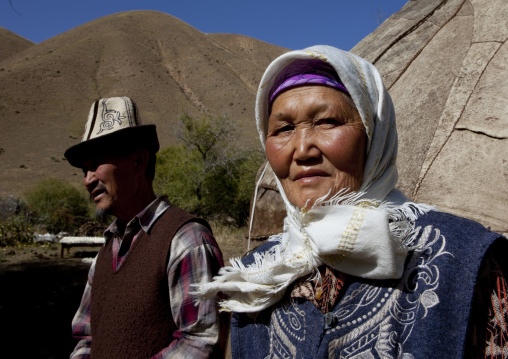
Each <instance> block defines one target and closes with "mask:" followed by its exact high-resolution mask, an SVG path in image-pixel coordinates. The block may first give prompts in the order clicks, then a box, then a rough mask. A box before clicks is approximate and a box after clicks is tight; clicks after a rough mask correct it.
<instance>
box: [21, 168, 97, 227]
mask: <svg viewBox="0 0 508 359" xmlns="http://www.w3.org/2000/svg"><path fill="white" fill-rule="evenodd" d="M25 201H26V211H27V213H28V218H29V219H30V221H31V223H33V224H34V225H37V226H39V227H41V228H42V229H43V230H46V231H48V232H50V233H58V232H61V231H66V232H72V231H74V230H75V229H77V228H78V227H79V226H80V225H81V224H83V223H85V222H86V221H87V220H88V219H89V218H90V217H89V211H88V201H87V199H86V197H85V195H84V194H82V192H80V191H78V190H77V189H76V188H75V187H74V186H72V185H71V184H70V183H68V182H66V181H62V180H58V179H54V178H49V179H45V180H42V181H41V182H39V183H38V184H37V185H36V186H35V187H34V188H33V189H31V190H30V191H28V192H27V193H25Z"/></svg>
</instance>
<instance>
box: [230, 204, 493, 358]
mask: <svg viewBox="0 0 508 359" xmlns="http://www.w3.org/2000/svg"><path fill="white" fill-rule="evenodd" d="M450 228H453V230H450ZM417 230H418V234H417V235H416V236H415V237H413V240H412V241H411V243H408V246H409V253H410V254H409V256H408V258H407V260H406V265H405V271H404V274H403V277H402V278H401V279H399V280H386V281H379V280H378V281H374V280H363V279H361V278H352V280H351V282H352V283H351V284H350V285H349V286H348V287H347V289H346V292H345V294H344V296H343V297H342V299H341V300H340V301H339V303H338V304H337V305H336V306H335V308H334V309H333V310H332V311H331V312H329V313H326V314H324V315H323V314H322V313H321V312H320V311H319V310H318V309H317V308H316V307H315V306H314V305H313V304H312V303H311V302H308V301H305V300H304V299H301V298H290V297H289V296H288V295H286V296H285V297H284V299H283V300H282V301H281V302H279V303H278V304H277V305H276V306H275V308H270V309H267V310H265V311H263V312H261V313H260V314H259V315H258V316H257V317H255V318H252V317H249V316H248V315H245V314H235V315H234V317H233V323H232V328H231V332H232V334H231V335H232V351H233V357H235V358H237V357H238V358H272V359H276V358H277V359H278V358H295V359H296V358H302V359H303V358H341V359H353V358H355V359H359V358H362V359H363V358H403V359H413V358H441V357H447V358H457V357H461V354H460V353H462V351H463V348H464V342H465V338H466V332H467V324H468V319H469V313H470V306H471V299H472V293H473V288H474V284H475V278H476V274H477V271H478V268H479V266H480V264H481V260H482V258H483V255H484V253H485V251H486V250H487V248H488V247H489V246H490V245H491V244H492V243H493V242H494V241H495V240H496V239H498V238H499V235H498V234H497V233H493V232H489V231H487V230H486V229H484V228H483V227H481V226H479V225H478V224H476V223H474V222H472V221H468V220H463V219H459V218H458V217H454V216H451V215H447V214H441V213H438V212H433V213H432V214H430V215H426V216H423V218H422V219H421V220H419V221H418V222H417ZM443 232H446V233H443ZM472 235H473V237H474V239H473V240H469V239H468V238H470V237H471V236H472ZM472 241H477V242H478V244H476V246H474V248H475V249H474V250H472V247H473V246H472V243H470V242H472ZM471 252H473V253H471ZM247 261H248V259H247ZM452 268H456V270H451V269H452ZM288 292H289V291H288ZM263 347H264V348H266V352H262V350H257V351H258V352H259V353H253V352H252V348H263ZM249 348H250V350H249ZM444 355H446V356H444Z"/></svg>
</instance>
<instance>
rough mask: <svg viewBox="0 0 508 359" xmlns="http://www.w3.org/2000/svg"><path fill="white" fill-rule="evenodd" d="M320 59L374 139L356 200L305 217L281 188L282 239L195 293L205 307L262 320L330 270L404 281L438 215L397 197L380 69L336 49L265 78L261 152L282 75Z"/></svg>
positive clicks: (323, 206) (276, 68)
mask: <svg viewBox="0 0 508 359" xmlns="http://www.w3.org/2000/svg"><path fill="white" fill-rule="evenodd" d="M306 59H307V60H308V59H321V60H322V61H326V62H328V63H330V64H331V65H332V66H333V67H334V69H335V70H336V71H337V74H338V75H339V77H340V79H341V80H342V82H343V83H344V85H345V86H346V88H347V89H348V91H349V93H350V95H351V97H352V99H353V101H354V103H355V105H356V107H357V109H358V111H359V113H360V116H361V118H362V121H363V124H364V126H365V128H366V132H367V136H368V144H367V159H366V164H365V170H364V178H363V182H362V186H361V188H360V190H359V192H358V193H347V190H346V189H344V190H343V191H341V192H339V193H337V194H336V195H334V196H333V198H331V199H328V200H326V201H325V200H324V198H326V196H325V197H324V198H322V199H320V200H317V201H316V203H315V204H314V205H313V207H312V208H311V209H310V210H308V211H306V210H300V209H298V208H296V207H295V206H294V205H293V204H291V203H290V202H289V201H288V199H287V197H286V195H285V193H284V191H283V189H282V186H281V184H280V182H279V181H278V180H277V185H278V188H279V191H280V193H281V196H282V198H283V200H284V202H285V204H286V209H287V217H286V218H285V220H284V229H283V232H282V234H281V235H277V236H274V237H272V238H270V240H272V241H277V244H275V245H274V246H273V247H271V249H270V250H269V251H268V252H264V253H254V263H252V264H251V265H249V266H245V265H243V263H242V262H241V260H240V259H232V260H231V266H229V267H224V268H222V269H221V270H220V271H219V275H218V276H217V277H215V278H214V281H213V282H211V283H208V284H205V285H203V286H201V287H199V288H196V290H197V297H198V298H200V299H204V298H211V297H214V296H216V295H217V294H218V293H219V292H222V293H223V294H226V296H227V299H225V300H223V301H221V302H220V304H221V310H225V311H234V312H258V311H261V310H263V309H265V308H268V307H270V306H271V305H273V304H275V303H276V302H277V301H279V300H280V299H281V298H282V296H283V295H284V293H285V291H286V289H287V288H288V286H289V285H290V284H291V283H293V282H294V281H295V280H296V279H298V278H300V277H303V276H310V275H312V274H314V275H319V271H318V270H317V269H318V267H319V266H321V265H323V264H326V265H328V266H330V267H332V268H334V269H336V270H339V271H341V272H344V273H346V274H349V275H353V276H357V277H361V278H368V279H391V278H400V277H401V276H402V272H403V269H404V262H405V259H406V256H407V247H406V246H405V242H406V241H407V240H409V239H410V238H411V236H412V235H413V233H414V221H415V220H416V219H417V218H418V216H420V215H421V214H423V213H425V212H428V211H429V210H431V209H432V207H430V206H427V205H422V204H415V203H412V202H408V201H407V198H406V197H405V196H404V195H403V194H402V193H401V192H399V191H397V190H395V189H394V188H395V184H396V182H397V169H396V167H395V159H396V155H397V131H396V127H395V114H394V110H393V105H392V102H391V98H390V96H389V94H388V92H387V91H386V89H385V87H384V85H383V82H382V80H381V76H380V75H379V73H378V71H377V69H376V68H375V67H374V66H373V65H372V64H370V63H368V62H367V61H365V60H363V59H362V58H360V57H358V56H356V55H354V54H351V53H348V52H345V51H342V50H339V49H336V48H333V47H330V46H314V47H311V48H308V49H305V50H299V51H292V52H289V53H286V54H284V55H282V56H280V57H279V58H277V59H276V60H274V61H273V62H272V63H271V64H270V66H269V67H268V68H267V70H266V71H265V74H264V75H263V78H262V79H261V83H260V86H259V89H258V94H257V99H256V120H257V126H258V131H259V135H260V139H261V143H262V144H263V146H264V145H265V138H266V129H267V125H268V116H269V114H268V105H269V104H268V93H269V91H270V89H271V88H272V87H273V85H274V81H275V78H276V77H277V75H278V74H279V73H280V72H281V71H282V70H284V69H285V68H286V67H287V66H289V65H290V64H291V63H292V62H294V61H301V60H306Z"/></svg>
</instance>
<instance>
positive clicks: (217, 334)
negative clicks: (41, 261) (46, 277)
mask: <svg viewBox="0 0 508 359" xmlns="http://www.w3.org/2000/svg"><path fill="white" fill-rule="evenodd" d="M169 206H170V204H169V201H168V199H167V198H165V197H161V198H158V199H156V200H155V201H154V202H152V203H151V204H150V205H149V206H148V207H147V208H146V209H145V210H143V211H142V212H141V213H140V214H138V215H137V216H136V217H135V218H134V219H133V220H131V221H130V222H129V224H128V225H127V227H126V229H125V233H124V235H123V236H122V235H121V234H120V233H119V231H118V228H117V225H116V221H114V222H113V223H112V224H111V225H110V226H109V227H108V229H107V230H106V231H105V232H104V236H105V237H106V241H109V240H113V241H114V242H113V246H112V251H113V269H115V270H116V269H118V268H119V267H120V266H121V265H122V263H123V260H124V259H125V258H126V256H127V254H128V251H129V248H130V247H131V245H132V244H133V243H134V242H135V241H136V239H137V238H138V235H139V233H140V230H143V231H145V232H147V231H149V230H150V228H151V227H152V226H153V225H154V223H155V222H156V220H157V219H158V218H159V217H160V216H161V215H162V214H163V213H164V212H165V211H166V209H167V208H169ZM214 242H215V241H214V240H213V237H212V233H211V232H210V231H209V230H208V229H207V228H205V227H204V226H202V225H201V224H198V223H196V222H189V223H187V224H185V225H184V226H182V228H180V229H179V230H178V232H177V233H176V234H175V237H174V238H173V241H172V243H171V249H170V253H171V254H170V258H169V261H168V266H167V274H168V287H169V297H170V298H171V300H170V302H171V313H172V315H173V320H174V322H175V324H176V326H177V327H178V330H177V331H175V332H174V333H173V338H174V339H175V340H173V341H172V342H171V344H170V345H169V346H168V347H166V348H164V349H163V350H162V351H161V352H159V353H158V354H157V355H155V356H154V357H153V358H157V359H159V358H208V357H209V355H210V353H211V352H212V349H214V346H217V345H220V346H221V347H222V346H224V344H225V339H226V336H227V334H228V328H229V326H228V322H227V320H224V319H227V318H221V320H220V319H219V313H218V306H217V303H216V302H215V301H213V300H206V301H202V302H200V303H199V304H198V305H195V297H194V296H193V295H191V294H190V292H191V291H192V288H191V286H192V285H194V284H200V283H205V282H209V281H211V280H212V277H213V275H214V274H216V273H212V272H211V268H213V267H217V266H216V265H213V264H212V263H213V262H215V263H217V262H218V263H219V265H220V267H222V266H223V260H222V254H221V252H220V250H219V248H218V247H216V246H214V245H212V243H214ZM96 259H97V257H96V258H95V260H94V261H93V263H92V266H91V267H90V272H89V274H88V282H87V284H86V287H85V291H84V293H83V298H82V300H81V304H80V306H79V309H78V311H77V312H76V315H75V316H74V319H73V321H72V333H73V336H74V337H75V338H79V339H81V340H80V341H79V342H78V344H77V345H76V348H75V349H74V351H73V352H72V354H71V358H79V359H81V358H90V351H91V350H90V349H91V348H90V347H91V343H92V336H91V329H90V328H91V326H90V315H91V309H90V302H91V291H92V285H93V277H94V271H95V261H96ZM222 349H224V350H225V348H222ZM224 350H222V352H224Z"/></svg>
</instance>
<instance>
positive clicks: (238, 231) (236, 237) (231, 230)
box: [210, 222, 247, 265]
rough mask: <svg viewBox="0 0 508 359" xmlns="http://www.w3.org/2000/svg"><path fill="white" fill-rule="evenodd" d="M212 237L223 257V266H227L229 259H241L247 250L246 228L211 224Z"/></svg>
mask: <svg viewBox="0 0 508 359" xmlns="http://www.w3.org/2000/svg"><path fill="white" fill-rule="evenodd" d="M210 226H211V227H212V231H213V235H214V237H215V240H216V241H217V244H218V245H219V247H220V249H221V251H222V255H223V257H224V264H226V265H227V264H229V259H230V258H235V257H241V256H243V255H244V254H245V252H246V250H247V239H246V233H247V228H246V227H241V228H236V227H232V226H225V225H222V224H218V223H214V222H211V223H210Z"/></svg>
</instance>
